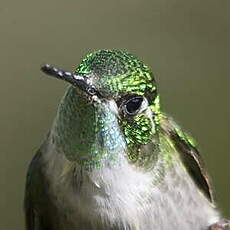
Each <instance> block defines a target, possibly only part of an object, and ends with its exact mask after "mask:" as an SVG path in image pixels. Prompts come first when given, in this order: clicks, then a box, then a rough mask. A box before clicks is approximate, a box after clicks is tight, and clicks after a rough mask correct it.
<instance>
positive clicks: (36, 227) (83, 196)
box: [24, 50, 230, 230]
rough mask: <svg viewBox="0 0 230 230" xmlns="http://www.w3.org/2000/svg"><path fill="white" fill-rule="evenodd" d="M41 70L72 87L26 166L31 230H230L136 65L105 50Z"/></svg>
mask: <svg viewBox="0 0 230 230" xmlns="http://www.w3.org/2000/svg"><path fill="white" fill-rule="evenodd" d="M41 70H42V71H43V72H44V73H46V74H48V75H50V76H53V77H55V78H57V79H61V80H64V81H67V82H68V83H69V87H68V88H67V90H66V93H65V95H64V97H63V98H62V100H61V102H60V104H59V107H58V110H57V114H56V117H55V119H54V121H53V124H52V126H51V129H50V131H49V132H48V135H47V136H46V138H45V140H44V142H43V144H42V146H41V147H40V149H39V150H38V151H37V153H36V155H35V156H34V158H33V159H32V161H31V163H30V165H29V169H28V173H27V179H26V180H27V181H26V189H25V199H24V208H25V219H26V221H25V222H26V229H27V230H154V229H158V230H221V229H230V227H229V226H230V222H229V221H228V220H225V219H224V218H223V217H222V215H221V213H220V211H219V210H218V208H217V207H216V203H215V201H214V196H213V190H212V187H211V183H210V179H209V176H208V174H207V172H206V170H205V167H204V164H203V161H202V159H201V156H200V154H199V151H198V148H197V144H196V142H195V141H194V140H193V138H192V137H191V136H190V135H189V134H187V133H186V132H184V131H183V130H182V129H181V128H180V127H179V126H178V125H177V124H176V123H175V121H174V120H173V119H172V118H171V117H170V116H168V115H166V114H164V113H163V112H162V111H161V107H160V96H159V93H158V90H157V85H156V81H155V79H154V75H153V73H152V71H151V69H150V68H149V67H148V66H147V65H145V64H144V63H143V62H142V61H141V60H140V59H139V58H137V57H135V56H134V55H132V54H130V53H128V52H126V51H120V50H99V51H95V52H93V53H90V54H88V55H87V56H86V57H85V58H83V60H82V61H81V63H80V64H79V66H78V67H77V68H76V70H75V71H74V72H69V71H65V70H62V69H59V68H56V67H53V66H51V65H48V64H46V65H44V66H42V67H41Z"/></svg>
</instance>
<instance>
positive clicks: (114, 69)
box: [76, 50, 156, 97]
mask: <svg viewBox="0 0 230 230" xmlns="http://www.w3.org/2000/svg"><path fill="white" fill-rule="evenodd" d="M76 73H78V74H91V76H92V78H91V81H92V84H93V85H94V86H95V87H96V88H97V89H98V90H99V91H100V92H101V93H102V94H105V96H112V97H117V96H121V95H123V94H137V95H145V94H146V93H151V92H154V91H155V90H156V85H155V81H154V77H153V75H152V73H151V71H150V69H149V68H148V66H146V65H145V64H144V63H143V62H141V61H140V60H139V59H138V58H136V57H135V56H133V55H131V54H129V53H127V52H124V51H115V50H100V51H97V52H94V53H91V54H89V55H87V56H86V58H84V59H83V60H82V62H81V63H80V65H79V66H78V68H77V70H76Z"/></svg>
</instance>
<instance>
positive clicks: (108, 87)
mask: <svg viewBox="0 0 230 230" xmlns="http://www.w3.org/2000/svg"><path fill="white" fill-rule="evenodd" d="M42 70H43V72H45V73H47V74H49V75H52V76H54V77H57V78H60V79H63V80H66V81H67V82H69V83H71V85H72V86H71V87H70V88H69V89H68V90H67V93H66V95H65V96H64V99H63V100H62V102H61V104H60V106H59V111H58V116H57V118H56V123H55V124H56V125H55V127H56V132H55V133H56V134H55V135H56V140H57V143H58V144H59V145H60V146H62V149H63V151H64V152H65V154H66V157H67V158H68V159H69V160H76V161H77V162H78V163H79V164H82V165H86V166H90V167H92V166H96V167H101V165H103V164H104V163H105V162H107V161H108V160H109V162H112V161H115V162H116V161H119V160H118V159H117V157H118V155H119V154H117V153H118V152H120V153H122V154H121V155H122V156H123V157H125V158H126V159H127V160H128V161H130V162H132V163H138V164H144V162H147V161H149V158H151V157H152V156H151V155H153V150H154V148H155V147H156V146H155V142H156V139H157V132H158V124H159V120H160V117H161V113H160V104H159V95H158V93H157V87H156V83H155V80H154V77H153V74H152V72H151V70H150V69H149V67H148V66H146V65H145V64H143V62H142V61H140V60H139V59H138V58H136V57H135V56H133V55H131V54H129V53H127V52H124V51H118V50H100V51H97V52H94V53H91V54H89V55H87V56H86V57H85V58H84V59H83V60H82V62H81V63H80V65H79V66H78V67H77V69H76V71H75V72H68V71H64V70H60V69H57V68H54V67H51V66H49V65H45V66H43V67H42ZM154 140H155V141H154ZM149 149H151V151H150V150H149ZM118 158H119V157H118ZM119 159H122V157H121V158H119Z"/></svg>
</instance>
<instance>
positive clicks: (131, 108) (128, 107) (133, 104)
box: [124, 96, 143, 115]
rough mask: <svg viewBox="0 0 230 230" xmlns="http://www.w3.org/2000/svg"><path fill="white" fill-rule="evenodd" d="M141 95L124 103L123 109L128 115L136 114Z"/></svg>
mask: <svg viewBox="0 0 230 230" xmlns="http://www.w3.org/2000/svg"><path fill="white" fill-rule="evenodd" d="M142 102H143V97H138V96H137V97H133V98H130V99H129V100H127V101H126V102H125V103H124V111H125V113H126V114H128V115H136V114H137V113H138V111H139V110H140V107H141V104H142Z"/></svg>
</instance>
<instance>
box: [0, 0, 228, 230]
mask: <svg viewBox="0 0 230 230" xmlns="http://www.w3.org/2000/svg"><path fill="white" fill-rule="evenodd" d="M229 12H230V1H229V0H202V1H200V0H113V1H112V0H91V1H90V0H84V1H83V0H82V1H78V0H69V1H54V0H46V1H43V0H40V1H32V0H21V1H12V0H11V1H10V0H9V1H5V2H3V1H1V4H0V47H1V49H0V63H1V64H0V65H1V68H0V72H1V75H0V82H1V84H0V100H1V113H0V115H1V118H0V127H1V133H0V139H1V145H0V146H1V152H0V164H1V167H0V219H1V221H0V229H1V230H11V229H17V230H22V229H24V223H23V222H24V220H23V211H22V210H23V209H22V201H23V192H24V183H25V174H26V170H27V166H28V163H29V161H30V159H31V158H32V156H33V154H34V152H35V151H36V149H37V148H38V147H39V145H40V143H41V141H42V139H43V136H44V135H45V134H46V132H47V130H48V129H49V127H50V125H51V122H52V120H53V118H54V116H55V111H56V107H57V104H58V102H59V100H60V97H61V96H62V95H63V93H64V90H65V87H66V84H65V83H64V82H62V81H57V80H54V79H51V78H48V77H45V75H44V74H42V73H41V72H40V71H39V68H40V65H41V64H44V63H46V62H48V63H50V64H55V65H57V66H59V67H61V68H65V69H67V70H73V69H74V68H75V67H76V65H78V63H79V61H80V60H81V58H82V57H83V56H84V55H85V54H86V53H88V52H91V51H92V50H95V49H102V48H119V49H126V50H128V51H130V52H132V53H133V54H135V55H137V56H139V57H140V58H141V59H142V60H144V61H145V62H146V63H147V64H148V65H150V66H151V67H152V69H153V71H154V73H155V75H156V78H157V82H158V85H159V89H160V92H161V96H162V107H163V110H164V111H166V112H167V113H169V114H171V115H172V116H174V118H175V119H176V120H177V121H179V123H180V124H181V125H182V126H183V127H184V128H185V129H186V130H188V131H189V132H190V133H192V134H193V135H194V136H195V138H196V139H197V140H198V142H199V143H200V149H201V150H202V155H203V157H204V158H205V160H206V164H207V167H208V169H209V172H210V174H211V176H212V178H213V181H214V185H215V188H216V193H217V198H218V201H219V206H220V208H221V209H222V210H223V213H224V214H225V215H226V216H228V217H230V202H229V201H230V199H229V193H230V177H229V176H230V173H229V161H230V156H229V155H230V150H229V144H230V140H229V137H230V135H229V128H230V127H229V124H230V108H229V98H230V91H229V88H230V76H229V72H230V62H229V60H230V54H229V51H230V49H229V47H230V46H229V41H230V13H229Z"/></svg>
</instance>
